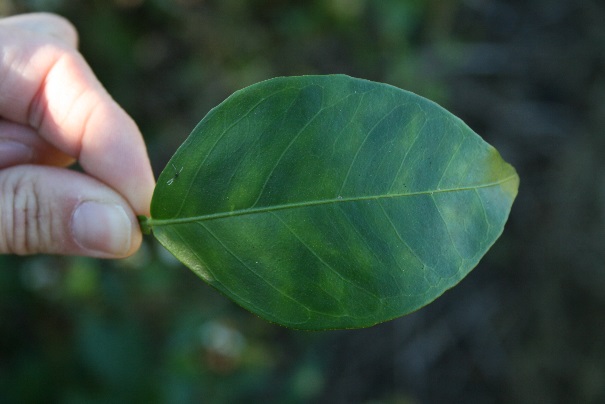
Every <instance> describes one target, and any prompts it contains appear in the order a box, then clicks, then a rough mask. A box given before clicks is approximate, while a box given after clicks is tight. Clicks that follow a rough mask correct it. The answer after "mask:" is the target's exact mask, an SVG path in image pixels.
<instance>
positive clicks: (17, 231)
mask: <svg viewBox="0 0 605 404" xmlns="http://www.w3.org/2000/svg"><path fill="white" fill-rule="evenodd" d="M141 238H142V236H141V232H140V230H139V225H138V222H137V219H136V217H135V215H134V213H133V212H132V210H131V208H130V207H129V205H128V204H127V203H126V201H125V200H124V199H123V198H122V197H121V196H120V195H119V194H117V193H116V192H115V191H113V190H112V189H110V188H109V187H107V186H106V185H104V184H102V183H100V182H99V181H97V180H95V179H93V178H91V177H88V176H86V175H84V174H81V173H78V172H75V171H71V170H65V169H60V168H55V167H42V166H27V165H21V166H16V167H12V168H8V169H5V170H2V171H0V254H2V253H9V254H35V253H48V254H69V255H87V256H92V257H102V258H120V257H126V256H128V255H130V254H132V253H134V252H135V251H136V250H137V249H138V247H139V246H140V244H141Z"/></svg>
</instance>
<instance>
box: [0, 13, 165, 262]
mask: <svg viewBox="0 0 605 404" xmlns="http://www.w3.org/2000/svg"><path fill="white" fill-rule="evenodd" d="M77 41H78V38H77V33H76V31H75V29H74V28H73V26H72V25H71V24H70V23H68V22H67V21H66V20H64V19H63V18H61V17H58V16H56V15H52V14H26V15H21V16H15V17H9V18H4V19H0V254H1V253H10V254H35V253H51V254H70V255H87V256H94V257H106V258H118V257H125V256H128V255H130V254H132V253H134V252H135V251H136V250H137V249H138V248H139V246H140V243H141V239H142V236H141V232H140V229H139V225H138V221H137V218H136V215H137V214H141V215H144V214H148V213H149V204H150V201H151V195H152V193H153V188H154V178H153V173H152V170H151V166H150V164H149V158H148V157H147V152H146V149H145V143H144V141H143V138H142V136H141V134H140V132H139V130H138V128H137V126H136V124H135V123H134V122H133V120H132V119H131V118H130V117H129V116H128V115H127V114H126V112H124V110H122V109H121V108H120V107H119V106H118V104H117V103H116V102H115V101H114V100H113V99H112V98H111V97H110V96H109V94H107V92H106V91H105V89H104V88H103V87H102V85H101V84H100V83H99V82H98V80H97V79H96V78H95V76H94V74H93V73H92V71H91V69H90V68H89V67H88V65H87V64H86V62H85V61H84V59H83V58H82V56H81V55H80V54H79V53H78V51H77V49H76V47H77ZM76 160H77V161H78V162H79V164H80V166H81V167H82V168H83V170H84V173H79V172H76V171H73V170H69V169H67V168H66V167H67V166H69V165H70V164H72V163H73V162H74V161H76Z"/></svg>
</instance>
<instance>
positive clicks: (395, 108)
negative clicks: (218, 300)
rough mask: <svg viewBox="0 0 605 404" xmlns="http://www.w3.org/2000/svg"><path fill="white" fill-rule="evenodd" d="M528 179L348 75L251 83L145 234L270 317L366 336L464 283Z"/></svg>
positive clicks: (178, 160)
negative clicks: (362, 331)
mask: <svg viewBox="0 0 605 404" xmlns="http://www.w3.org/2000/svg"><path fill="white" fill-rule="evenodd" d="M518 184H519V178H518V176H517V174H516V172H515V170H514V168H513V167H511V166H510V165H508V164H507V163H505V162H504V161H503V160H502V158H501V157H500V155H499V154H498V152H497V151H496V150H495V149H494V148H493V147H492V146H490V145H488V144H487V143H486V142H484V141H483V140H482V139H481V138H480V137H479V136H478V135H477V134H475V133H474V132H473V131H472V130H471V129H470V128H469V127H468V126H466V125H465V124H464V123H463V122H462V121H461V120H460V119H458V118H456V117H455V116H453V115H452V114H451V113H449V112H447V111H446V110H444V109H443V108H441V107H439V106H438V105H436V104H435V103H433V102H431V101H428V100H426V99H424V98H422V97H420V96H418V95H415V94H412V93H410V92H407V91H404V90H401V89H398V88H395V87H392V86H389V85H386V84H380V83H374V82H370V81H366V80H361V79H355V78H351V77H348V76H343V75H334V76H303V77H285V78H276V79H272V80H268V81H264V82H261V83H258V84H255V85H252V86H250V87H247V88H245V89H243V90H240V91H238V92H236V93H234V94H233V95H232V96H230V97H229V98H228V99H226V100H225V101H224V102H223V103H221V104H220V105H219V106H218V107H216V108H214V109H213V110H212V111H210V113H208V115H207V116H206V117H205V118H204V119H203V120H202V121H201V122H200V123H199V124H198V126H197V127H196V128H195V129H194V130H193V132H192V134H191V135H190V136H189V138H188V139H187V140H186V141H185V143H183V145H182V146H181V147H180V148H179V149H178V151H177V152H176V154H175V155H174V156H173V158H172V159H171V160H170V162H169V164H168V165H167V167H166V169H165V170H164V171H163V172H162V174H161V175H160V177H159V180H158V185H157V187H156V189H155V193H154V196H153V200H152V205H151V218H150V219H148V220H147V221H146V223H145V227H146V228H147V227H148V228H151V229H152V231H153V234H154V235H155V237H156V238H157V239H158V240H159V241H160V243H162V244H163V245H164V246H165V247H166V248H167V249H168V250H169V251H170V252H172V253H173V254H174V255H175V256H176V257H177V258H178V259H179V260H181V261H182V262H183V263H184V264H185V265H187V266H188V267H189V268H191V269H192V270H193V271H194V272H195V273H196V274H197V275H199V276H200V277H201V278H202V279H203V280H204V281H206V282H207V283H209V284H210V285H212V286H214V287H215V288H216V289H218V290H219V291H221V292H223V293H224V294H225V295H227V296H228V297H230V298H231V299H233V300H234V301H235V302H236V303H238V304H240V305H241V306H243V307H245V308H246V309H248V310H250V311H252V312H253V313H256V314H257V315H259V316H260V317H263V318H265V319H267V320H269V321H272V322H275V323H279V324H282V325H284V326H288V327H292V328H298V329H334V328H357V327H367V326H371V325H374V324H377V323H379V322H383V321H386V320H389V319H393V318H395V317H399V316H402V315H404V314H407V313H409V312H411V311H414V310H416V309H418V308H420V307H422V306H424V305H426V304H428V303H429V302H431V301H433V300H434V299H435V298H437V297H438V296H439V295H441V294H442V293H443V292H444V291H445V290H447V289H448V288H451V287H452V286H454V285H455V284H456V283H458V282H459V281H460V279H462V278H463V277H464V276H465V275H466V274H467V273H468V272H469V271H470V270H471V269H472V268H473V267H474V266H475V265H476V264H477V263H478V261H479V260H480V258H481V257H482V256H483V255H484V254H485V252H486V251H487V250H488V249H489V248H490V246H491V245H492V244H493V243H494V242H495V240H496V239H497V238H498V237H499V236H500V234H501V233H502V230H503V227H504V224H505V222H506V220H507V218H508V214H509V211H510V208H511V205H512V203H513V200H514V198H515V196H516V194H517V188H518Z"/></svg>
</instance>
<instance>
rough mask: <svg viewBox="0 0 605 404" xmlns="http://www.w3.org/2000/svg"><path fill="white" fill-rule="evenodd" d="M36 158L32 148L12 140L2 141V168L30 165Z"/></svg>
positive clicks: (0, 146)
mask: <svg viewBox="0 0 605 404" xmlns="http://www.w3.org/2000/svg"><path fill="white" fill-rule="evenodd" d="M33 156H34V151H33V150H32V149H31V147H29V146H26V145H24V144H23V143H18V142H13V141H12V140H4V141H0V167H2V168H4V167H10V166H14V165H17V164H23V163H29V162H30V161H31V160H32V158H33Z"/></svg>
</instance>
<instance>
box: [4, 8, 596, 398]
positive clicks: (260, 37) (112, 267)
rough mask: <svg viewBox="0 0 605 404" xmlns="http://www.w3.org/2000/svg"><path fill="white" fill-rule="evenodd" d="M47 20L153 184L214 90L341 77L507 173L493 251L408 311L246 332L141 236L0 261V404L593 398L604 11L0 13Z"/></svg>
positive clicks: (212, 100) (255, 324)
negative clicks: (407, 102)
mask: <svg viewBox="0 0 605 404" xmlns="http://www.w3.org/2000/svg"><path fill="white" fill-rule="evenodd" d="M28 11H53V12H57V13H60V14H62V15H64V16H66V17H67V18H69V19H70V20H71V21H72V22H73V23H74V25H75V26H76V27H77V28H78V30H79V32H80V35H81V40H80V48H81V50H82V52H83V54H84V55H85V57H86V58H87V59H88V60H89V62H90V64H91V65H92V67H93V69H94V70H95V72H96V73H97V75H98V77H99V78H100V80H101V81H102V82H103V84H104V85H105V86H106V87H107V88H108V90H109V92H110V93H111V94H112V95H113V96H114V97H115V98H116V100H117V101H118V102H119V103H121V104H122V105H123V106H124V108H125V109H126V110H127V111H128V112H129V113H130V114H131V115H132V116H133V117H134V118H135V120H136V121H137V122H138V124H139V125H140V127H141V130H142V131H143V133H144V135H145V137H146V140H147V144H148V147H149V153H150V156H151V160H152V162H153V165H154V170H155V172H156V173H159V171H160V170H161V169H162V168H163V166H164V164H165V163H166V161H167V159H168V158H169V157H170V155H171V154H172V153H173V152H174V151H175V150H176V148H177V147H178V145H179V144H180V143H181V142H182V141H183V140H184V139H185V137H186V136H187V135H188V134H189V132H190V130H191V129H192V128H193V127H194V126H195V124H196V123H197V122H198V121H199V120H200V119H201V118H202V117H203V115H205V114H206V112H207V111H208V110H209V109H210V108H212V107H213V106H215V105H217V104H218V103H219V102H220V101H222V100H223V99H224V98H225V97H226V96H227V95H229V94H230V93H231V92H233V91H235V90H237V89H240V88H242V87H244V86H246V85H248V84H251V83H253V82H256V81H260V80H263V79H267V78H270V77H274V76H279V75H298V74H310V73H322V74H323V73H334V72H339V73H347V74H350V75H353V76H357V77H363V78H368V79H372V80H377V81H384V82H387V83H390V84H393V85H396V86H399V87H402V88H405V89H409V90H412V91H415V92H417V93H419V94H421V95H423V96H426V97H428V98H431V99H433V100H435V101H437V102H440V103H442V104H443V105H444V106H446V107H447V108H448V109H450V110H451V111H452V112H454V113H455V114H457V115H459V116H460V117H462V118H463V119H464V120H466V121H467V123H469V125H470V126H471V127H472V128H474V129H475V130H476V131H477V132H478V133H480V134H481V135H482V136H484V137H485V138H486V140H487V141H489V142H490V143H492V144H494V145H495V146H496V147H497V148H498V149H499V150H500V151H501V152H502V154H503V155H504V157H505V159H506V160H508V161H511V162H512V163H513V164H514V165H515V166H516V167H517V169H518V170H519V172H520V174H521V178H522V183H521V190H520V194H519V198H518V200H517V202H516V204H515V206H514V207H513V213H512V217H511V220H510V222H509V225H508V227H507V229H506V230H505V234H504V236H503V237H502V239H501V240H500V241H499V242H498V243H497V244H496V246H495V247H494V248H493V249H492V250H491V252H490V253H489V254H488V255H487V257H486V258H485V259H484V260H483V261H482V262H481V263H480V264H479V268H477V269H476V270H475V271H473V272H472V274H471V275H470V276H469V277H467V278H466V279H465V280H464V281H463V282H462V283H461V284H460V285H459V286H457V287H455V288H454V289H452V290H451V291H449V292H447V293H446V294H444V295H443V296H442V297H441V298H439V299H438V300H437V301H436V302H435V303H433V304H432V305H430V306H428V307H427V308H424V309H422V310H421V311H419V312H417V313H415V314H413V315H410V316H407V317H405V318H402V319H399V320H396V321H392V322H389V323H385V324H382V325H380V326H377V327H373V328H370V329H365V330H356V331H337V332H325V333H304V332H296V331H290V330H287V329H283V328H280V327H278V326H274V325H271V324H268V323H265V322H264V321H262V320H259V319H257V318H255V317H254V316H252V315H251V314H248V313H247V312H245V311H243V310H242V309H240V308H238V307H236V306H235V305H233V304H232V303H230V302H229V301H228V300H227V299H225V298H224V297H222V296H221V295H219V294H218V293H216V292H215V291H214V290H212V289H210V288H209V287H207V286H205V284H204V283H203V282H201V281H200V280H198V279H197V278H196V277H195V275H194V274H193V273H191V272H190V271H189V270H187V269H186V268H184V267H183V266H181V265H180V264H178V263H177V262H175V261H174V259H172V258H171V257H170V256H169V255H167V254H166V253H165V251H163V250H162V249H161V248H160V247H159V246H158V245H157V244H155V243H153V242H152V240H151V239H148V240H146V241H145V245H144V247H143V248H142V250H141V252H140V253H139V254H137V255H136V256H134V257H132V258H130V259H127V260H122V261H103V260H91V259H85V258H71V257H54V256H33V257H26V258H20V257H14V256H2V257H0V402H2V403H17V402H19V403H30V402H32V403H34V402H35V403H37V402H61V403H79V402H93V403H94V402H98V403H104V402H108V403H109V402H111V403H120V402H128V403H131V402H145V403H164V402H169V403H194V402H210V403H232V402H276V403H283V402H286V403H289V402H292V403H296V402H318V403H322V402H326V403H327V402H339V403H340V402H342V403H370V402H372V403H385V404H403V403H424V402H427V403H429V402H520V403H534V402H553V403H554V402H603V401H604V400H605V362H604V361H603V359H602V358H604V357H605V342H604V341H605V340H604V339H603V338H602V334H603V331H604V329H605V298H604V296H605V293H604V291H605V271H604V263H605V248H603V245H602V244H603V240H605V220H604V219H605V208H604V207H605V203H604V202H605V170H604V169H603V168H604V167H603V166H604V163H603V161H604V160H603V159H602V157H601V156H602V155H603V151H605V138H604V137H603V134H602V128H603V126H604V124H605V68H604V67H605V24H603V21H605V6H604V5H603V3H602V2H600V1H599V0H583V1H580V2H576V1H573V0H549V1H546V0H509V1H504V0H448V1H442V0H425V1H422V0H400V1H398V0H375V1H373V0H323V1H321V0H315V1H312V0H298V1H296V0H293V1H286V0H266V1H259V0H250V1H241V0H112V1H108V0H69V1H68V0H14V1H10V0H4V1H0V12H2V13H3V14H5V15H6V14H13V13H21V12H28Z"/></svg>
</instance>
